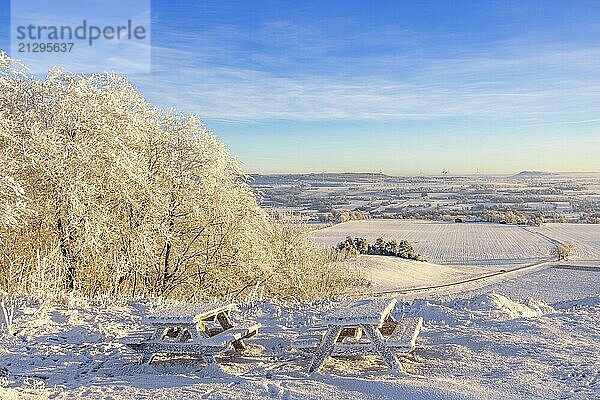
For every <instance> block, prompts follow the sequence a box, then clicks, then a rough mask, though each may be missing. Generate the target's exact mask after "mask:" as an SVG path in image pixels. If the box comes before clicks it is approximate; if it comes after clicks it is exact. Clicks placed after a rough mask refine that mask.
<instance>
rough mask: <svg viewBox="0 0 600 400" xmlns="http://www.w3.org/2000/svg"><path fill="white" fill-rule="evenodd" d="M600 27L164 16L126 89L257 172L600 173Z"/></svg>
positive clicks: (467, 11)
mask: <svg viewBox="0 0 600 400" xmlns="http://www.w3.org/2000/svg"><path fill="white" fill-rule="evenodd" d="M0 5H3V6H2V7H1V8H2V9H3V10H2V11H0V19H1V20H2V23H1V24H0V46H1V47H2V48H8V47H9V46H8V29H7V28H8V27H7V24H8V22H6V21H7V20H8V12H7V9H8V2H7V0H0ZM598 21H600V3H598V2H594V1H590V2H586V1H577V2H566V1H563V2H552V1H543V2H542V1H540V2H526V1H514V2H512V1H498V2H493V1H488V2H475V1H466V2H456V1H452V2H450V1H448V2H441V1H419V2H412V1H411V2H409V1H406V2H402V1H389V2H385V1H360V2H354V1H345V2H340V1H337V2H336V1H289V2H283V1H258V2H256V1H244V2H223V1H191V0H190V1H168V2H167V1H153V2H152V36H151V40H152V73H151V74H149V75H148V74H133V75H130V76H129V78H130V80H131V81H132V82H134V83H135V84H136V86H137V87H138V89H139V90H140V91H141V92H142V93H143V94H144V96H145V97H146V98H147V99H148V101H150V102H152V103H153V104H156V105H159V106H162V107H167V108H169V107H174V108H176V109H178V110H181V111H184V112H189V113H195V114H197V115H199V116H200V118H202V120H203V121H204V122H205V124H206V125H207V127H208V128H209V129H211V130H213V131H214V132H215V134H216V135H217V136H218V137H219V138H220V139H221V140H223V141H224V142H225V143H226V144H227V145H228V147H229V148H230V151H231V153H232V154H234V155H235V156H236V157H237V158H238V160H239V161H240V163H241V164H242V165H243V166H244V168H245V169H246V171H248V172H262V173H285V172H309V171H313V172H320V171H332V172H334V171H382V172H386V173H390V174H403V175H404V174H406V175H413V174H419V173H425V174H439V173H440V171H441V170H442V169H445V170H449V171H450V173H455V174H465V173H476V172H480V173H512V172H517V171H519V170H524V169H539V170H552V171H600V39H599V38H600V23H598Z"/></svg>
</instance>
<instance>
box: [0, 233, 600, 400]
mask: <svg viewBox="0 0 600 400" xmlns="http://www.w3.org/2000/svg"><path fill="white" fill-rule="evenodd" d="M369 222H371V221H369ZM392 222H396V221H392ZM446 225H448V226H452V227H453V226H460V227H464V226H468V225H469V224H455V225H454V224H446ZM343 226H344V228H345V229H346V230H347V228H348V227H352V226H355V227H356V226H358V227H359V228H360V229H363V227H362V226H361V225H348V224H343ZM392 226H393V225H392ZM411 226H414V225H411ZM424 226H425V228H424V229H425V230H429V229H430V226H429V225H427V224H425V225H424ZM473 226H483V227H485V226H488V225H473ZM334 228H337V227H334ZM396 228H397V225H396V227H394V228H393V229H396ZM550 228H552V227H550ZM337 229H339V228H337ZM369 229H371V228H369ZM393 229H390V230H388V231H383V232H380V233H378V234H375V232H374V231H371V230H369V232H371V233H370V234H369V235H366V234H364V233H365V232H367V231H365V230H364V229H363V230H361V231H359V230H356V231H357V233H347V232H343V233H341V232H337V231H336V230H335V229H332V228H328V229H324V230H321V231H319V234H321V237H322V238H323V237H326V239H325V240H329V241H332V242H333V241H337V240H338V238H337V237H336V236H335V235H337V234H338V233H341V234H342V235H344V236H345V235H346V234H352V235H354V236H365V237H368V238H371V236H375V237H376V236H384V237H386V238H392V237H395V238H398V239H403V238H406V237H404V231H401V232H400V236H392V235H391V233H393V232H395V231H394V230H393ZM435 229H438V228H435ZM446 229H451V230H452V229H455V228H442V229H441V230H440V231H439V232H438V233H437V236H433V238H431V239H427V240H425V242H421V243H429V244H430V245H431V243H433V242H443V244H442V245H440V246H441V247H440V249H445V250H444V251H448V252H449V254H450V256H448V257H446V259H448V260H451V261H452V260H456V261H457V262H458V260H459V259H458V258H456V257H455V256H454V255H456V254H458V253H457V251H458V250H455V249H456V248H463V249H464V248H465V245H464V244H462V243H461V240H464V239H465V238H468V243H469V248H470V249H472V250H470V251H469V254H472V255H475V256H477V255H478V254H479V255H480V257H479V260H490V259H498V260H500V262H499V264H497V265H509V266H510V267H513V266H519V265H522V263H524V262H525V261H530V260H532V259H537V258H538V257H541V256H542V255H543V252H541V253H535V249H542V248H544V246H546V244H547V243H550V241H551V240H550V239H552V240H558V239H556V238H554V237H552V236H550V233H554V232H559V233H560V232H563V233H564V237H567V236H568V237H571V238H573V237H576V236H577V235H576V233H574V232H575V231H568V232H566V233H565V231H560V229H567V230H569V229H571V230H574V229H575V228H568V227H567V228H563V227H558V228H557V229H548V230H547V231H543V232H540V233H542V235H540V234H536V233H535V232H533V233H532V232H528V231H526V230H524V229H521V228H519V227H514V229H518V230H512V229H513V228H511V230H506V231H501V230H488V229H495V228H481V229H480V228H476V229H479V230H477V231H472V232H471V233H469V234H467V235H466V236H465V235H462V236H461V235H459V236H458V237H459V238H462V239H460V240H459V239H452V238H446V237H445V235H446V234H450V233H451V232H450V231H447V230H446ZM456 229H464V228H456ZM466 229H469V228H466ZM500 229H504V227H501V228H500ZM582 229H584V231H585V230H586V229H588V228H582ZM589 229H590V230H591V228H589ZM322 232H334V233H335V235H334V234H330V233H326V234H325V236H323V235H322ZM361 232H362V234H361ZM444 232H446V233H444ZM449 232H450V233H449ZM502 232H504V233H508V235H507V236H506V237H507V238H508V240H509V242H510V243H513V244H514V243H516V242H517V241H519V240H521V241H522V243H521V246H520V247H515V248H516V249H517V256H511V255H510V254H508V253H507V252H508V248H509V247H510V246H508V245H499V249H498V250H494V246H493V243H499V240H500V239H499V238H500V236H501V235H500V233H502ZM586 232H587V231H585V232H584V233H579V236H581V239H580V240H582V241H583V242H582V243H584V244H585V243H587V247H586V246H582V247H581V248H583V249H585V254H587V256H586V258H585V263H584V264H585V266H584V268H582V265H581V264H582V262H581V261H582V260H574V261H569V262H561V263H560V264H558V263H556V262H547V263H543V264H540V265H535V266H532V267H527V268H524V269H519V270H515V271H510V268H507V269H509V271H508V272H506V273H497V274H495V275H493V276H487V275H489V274H490V270H489V269H485V268H481V267H477V266H471V267H465V266H459V265H438V264H433V263H425V262H416V261H407V260H402V259H398V258H393V257H379V256H361V257H358V258H356V259H354V260H350V261H347V262H349V263H351V264H352V265H354V266H355V267H357V268H360V269H361V270H362V271H363V273H364V275H365V276H366V277H368V278H369V279H371V280H372V281H373V284H374V285H373V287H372V288H371V290H372V291H373V292H377V291H380V290H383V289H386V288H393V289H404V290H405V291H404V292H398V293H388V294H385V296H397V297H398V300H399V301H398V304H397V306H396V308H395V309H394V311H393V314H394V315H395V316H396V317H397V318H401V317H402V316H412V315H415V316H421V317H423V318H424V325H423V329H422V331H421V334H420V336H419V338H418V340H417V349H416V350H415V352H414V354H413V355H410V356H406V357H402V359H401V361H402V364H403V366H404V368H405V370H406V371H407V374H393V373H391V372H389V371H388V370H387V369H386V367H385V364H384V363H383V361H382V360H380V359H379V358H378V357H377V356H362V357H353V358H341V357H340V358H335V359H331V358H330V359H328V361H327V362H326V364H325V368H324V370H323V371H321V372H320V373H315V374H308V373H307V372H306V369H307V366H308V361H309V360H308V359H307V358H306V357H305V356H303V355H301V354H299V353H297V352H295V351H294V350H293V349H291V348H290V344H291V342H292V341H293V340H294V339H295V338H296V337H297V336H298V335H299V334H300V333H302V332H304V331H305V330H306V329H307V328H308V327H310V326H313V325H315V324H318V323H319V322H320V321H321V320H322V318H323V316H324V314H325V313H326V312H328V311H330V310H333V309H335V308H339V307H341V306H343V302H344V301H339V302H334V301H319V302H312V303H298V304H283V303H279V302H276V301H261V302H254V303H252V304H247V305H242V306H240V309H239V310H238V311H237V312H236V313H235V314H234V315H233V316H234V319H235V318H238V319H239V320H256V321H258V322H261V323H262V325H263V328H262V329H261V330H260V332H259V334H258V335H257V336H256V337H254V338H253V339H251V340H250V341H248V344H249V347H248V349H247V350H246V351H245V353H244V354H243V355H242V356H235V355H233V354H227V355H224V356H221V357H218V365H217V366H213V367H206V366H205V365H204V363H203V362H202V361H200V360H199V359H194V358H189V357H179V358H158V359H157V360H156V361H155V362H154V363H153V364H152V365H150V366H148V365H140V364H138V360H139V355H137V354H134V353H133V352H132V351H130V350H129V349H128V348H126V347H125V346H124V345H122V344H121V343H120V342H119V338H121V337H122V336H125V335H127V334H128V333H129V332H132V331H135V330H138V329H139V328H140V327H141V323H142V322H141V320H142V317H143V316H144V315H146V313H148V312H151V311H153V310H155V309H157V308H160V307H162V306H165V305H168V304H170V303H167V302H165V301H160V300H139V301H134V302H129V303H118V302H115V301H104V302H98V301H96V302H93V301H89V300H84V299H80V298H77V297H71V298H69V297H63V298H52V299H45V300H39V299H37V300H36V299H31V298H22V299H21V302H20V305H19V306H18V308H17V314H16V319H15V326H14V328H15V331H16V335H15V336H7V335H4V336H0V399H2V400H5V399H7V400H10V399H40V398H41V399H44V398H52V399H84V398H85V399H90V400H91V399H109V398H110V399H149V398H152V399H179V398H182V399H183V398H202V399H233V400H236V399H243V400H251V399H268V398H275V399H325V400H328V399H335V400H339V399H359V400H360V399H405V398H406V399H524V398H528V399H529V398H531V399H600V383H599V382H600V357H599V356H598V354H600V289H599V287H600V285H599V284H598V283H599V282H600V260H598V258H597V257H596V258H594V257H595V253H594V252H593V249H594V246H595V243H596V242H595V240H597V237H596V236H595V235H594V233H589V232H587V233H586ZM421 234H422V233H419V235H421ZM430 234H431V232H430ZM478 234H480V235H482V236H481V240H482V243H483V244H482V245H479V244H478V242H477V241H476V238H477V237H478V236H477V235H478ZM370 235H371V236H370ZM543 235H548V236H549V238H550V239H544V236H543ZM582 235H583V236H582ZM327 237H328V238H327ZM341 239H343V236H342V237H341ZM341 239H340V240H341ZM408 239H409V240H410V238H408ZM471 239H472V240H471ZM511 246H512V245H511ZM588 247H589V248H588ZM430 248H431V247H430ZM527 248H529V249H533V250H534V253H532V254H534V255H535V257H522V256H523V254H520V253H519V252H524V251H525V250H526V249H527ZM419 251H422V250H419ZM436 254H441V256H440V258H444V257H445V256H444V255H443V254H442V253H436ZM453 254H454V255H453ZM503 256H504V257H507V258H508V261H507V262H503V261H502V259H501V257H503ZM511 257H512V258H511ZM475 265H479V264H475ZM480 265H488V264H486V263H483V264H480ZM595 268H599V269H595ZM492 271H496V272H498V268H496V269H492ZM482 275H486V277H485V278H484V279H477V280H474V281H473V280H472V279H473V278H478V277H481V276H482ZM461 281H469V282H466V283H460V284H458V285H453V286H446V287H437V288H432V289H426V290H417V291H412V292H409V291H408V290H409V289H414V288H419V287H423V286H435V285H443V284H448V283H455V282H461ZM364 296H370V294H368V293H365V294H364Z"/></svg>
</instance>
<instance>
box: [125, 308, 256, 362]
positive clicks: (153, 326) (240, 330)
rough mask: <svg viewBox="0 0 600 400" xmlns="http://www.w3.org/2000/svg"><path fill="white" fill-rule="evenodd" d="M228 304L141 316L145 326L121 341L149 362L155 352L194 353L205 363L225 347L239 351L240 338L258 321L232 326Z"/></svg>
mask: <svg viewBox="0 0 600 400" xmlns="http://www.w3.org/2000/svg"><path fill="white" fill-rule="evenodd" d="M234 308H235V305H234V304H232V303H204V304H189V305H182V306H177V307H172V308H168V309H165V310H162V311H160V312H158V313H154V314H149V315H148V316H146V318H144V319H143V321H142V322H143V324H144V325H146V326H147V328H148V329H146V330H143V331H139V332H136V333H134V334H132V335H130V336H128V337H126V338H125V339H124V340H123V341H124V343H125V344H126V345H127V346H129V347H130V348H132V349H134V350H136V351H138V352H140V353H142V354H143V356H142V362H147V363H150V362H152V359H153V358H154V356H155V355H156V354H160V353H162V354H172V355H183V354H186V355H197V356H201V357H202V358H203V359H204V361H205V362H206V363H207V364H212V363H214V361H215V360H214V355H215V354H219V353H222V352H224V351H226V350H228V349H231V348H233V349H235V350H243V349H244V348H245V345H244V342H243V339H246V338H249V337H252V336H254V335H255V334H256V333H257V332H258V329H259V328H260V326H261V325H260V323H258V322H247V323H244V324H240V325H234V324H233V323H232V322H231V319H230V317H229V313H230V312H231V310H233V309H234Z"/></svg>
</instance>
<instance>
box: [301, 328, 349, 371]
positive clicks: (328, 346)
mask: <svg viewBox="0 0 600 400" xmlns="http://www.w3.org/2000/svg"><path fill="white" fill-rule="evenodd" d="M341 331H342V327H341V326H339V325H332V326H329V328H328V329H327V333H326V334H325V337H324V338H323V341H322V342H321V345H320V346H319V348H318V349H317V351H316V352H315V355H314V356H313V358H312V360H311V362H310V365H309V366H308V372H314V371H318V370H319V369H321V367H322V366H323V363H324V362H325V359H326V358H327V357H328V356H329V355H330V354H331V352H332V350H333V346H334V344H335V342H336V340H337V338H338V336H340V332H341Z"/></svg>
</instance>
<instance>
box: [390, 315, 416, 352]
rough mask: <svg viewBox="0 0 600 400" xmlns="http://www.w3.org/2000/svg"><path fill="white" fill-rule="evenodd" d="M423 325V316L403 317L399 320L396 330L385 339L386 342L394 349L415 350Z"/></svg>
mask: <svg viewBox="0 0 600 400" xmlns="http://www.w3.org/2000/svg"><path fill="white" fill-rule="evenodd" d="M422 326H423V318H421V317H412V318H402V319H400V320H399V321H398V322H397V325H396V327H395V328H394V331H393V332H392V334H391V335H390V336H389V337H387V338H386V339H385V342H386V343H387V345H388V346H389V347H391V348H393V349H402V350H406V351H413V350H414V348H415V345H416V341H417V336H419V332H421V327H422Z"/></svg>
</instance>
